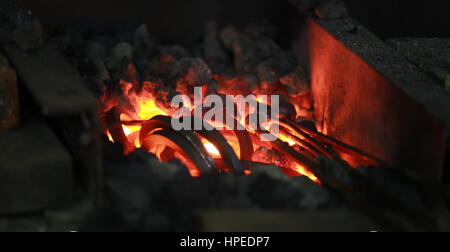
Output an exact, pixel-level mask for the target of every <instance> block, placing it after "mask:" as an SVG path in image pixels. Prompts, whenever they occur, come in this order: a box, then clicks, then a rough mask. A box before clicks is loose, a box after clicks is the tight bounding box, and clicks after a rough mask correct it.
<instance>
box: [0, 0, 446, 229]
mask: <svg viewBox="0 0 450 252" xmlns="http://www.w3.org/2000/svg"><path fill="white" fill-rule="evenodd" d="M135 1H137V0H135ZM170 1H172V0H170ZM173 1H176V0H173ZM199 1H201V0H199ZM9 2H10V1H9ZM100 2H101V1H100ZM131 2H133V1H131ZM131 2H130V5H127V6H126V7H124V8H123V9H122V10H120V12H119V13H117V10H112V9H111V7H110V6H109V7H107V6H105V9H104V11H103V12H104V14H101V15H99V17H100V18H101V19H103V17H106V19H110V18H117V19H118V20H120V21H108V22H105V20H101V21H102V22H101V23H103V24H101V25H99V23H100V22H98V21H99V19H97V20H95V19H93V20H89V19H85V21H82V22H80V21H75V22H72V23H70V24H64V25H61V27H58V28H57V29H51V27H52V26H53V25H54V24H57V23H61V24H63V22H59V20H60V19H58V15H63V16H65V17H68V16H71V15H66V14H64V13H66V11H68V9H67V8H61V11H60V12H58V13H52V14H49V15H40V16H39V14H38V15H36V16H34V15H33V13H31V12H29V11H27V10H26V8H25V7H23V5H22V4H21V3H19V2H17V3H16V2H14V3H12V2H10V4H7V7H8V8H5V9H4V10H2V11H3V12H2V11H0V13H1V15H2V16H1V17H2V18H3V19H2V20H6V21H7V22H4V23H2V25H0V40H1V41H2V45H1V49H2V50H1V52H0V130H1V131H0V139H1V140H2V142H0V146H1V147H2V148H4V149H7V151H3V152H2V153H1V154H0V160H1V161H2V162H1V163H0V174H3V176H1V177H2V179H3V182H0V183H1V184H0V204H1V205H2V207H0V214H23V213H30V212H34V213H35V212H45V214H44V216H45V218H49V220H48V221H46V222H47V223H53V222H54V221H55V219H58V218H59V217H61V216H59V215H58V214H55V213H54V212H52V213H51V214H49V213H50V212H49V210H50V209H54V208H62V207H66V206H68V205H71V204H72V205H73V204H74V205H76V207H75V208H74V209H77V210H74V211H72V212H71V215H73V216H76V215H77V214H81V213H82V214H83V216H82V217H79V222H82V225H80V226H81V227H80V226H79V227H78V228H81V229H83V230H86V231H114V230H117V231H118V230H123V229H125V230H133V231H192V230H205V229H206V230H214V231H216V230H217V231H224V230H226V231H229V230H230V229H231V230H235V229H239V230H247V228H249V227H251V226H261V227H263V229H266V228H267V231H270V230H274V229H273V227H271V226H272V225H273V223H270V222H267V221H264V220H263V219H265V218H266V217H267V216H270V217H274V218H275V217H276V218H277V219H278V220H280V221H281V222H286V223H285V224H286V227H289V230H290V229H291V228H293V229H294V230H295V229H296V227H295V226H296V225H297V222H296V221H294V220H293V221H292V222H291V221H286V220H287V219H291V216H293V215H296V213H301V214H302V215H303V214H304V216H309V217H310V218H311V219H312V220H314V219H318V220H320V219H322V220H323V216H324V215H326V214H327V213H328V214H329V216H330V218H331V221H330V223H351V226H352V227H353V226H354V228H355V229H358V230H364V231H368V230H401V231H418V230H444V229H446V228H447V220H448V219H449V218H447V212H448V207H449V205H450V201H449V198H450V196H449V195H448V192H447V191H445V188H444V187H445V183H446V181H444V176H443V174H444V173H445V172H448V171H447V169H446V167H445V166H444V163H445V162H446V161H448V160H447V159H448V157H446V153H447V147H448V146H446V144H447V142H448V132H449V125H450V119H449V118H450V116H449V115H450V96H449V94H448V90H446V85H448V83H447V82H448V80H447V79H448V78H447V77H448V75H449V73H450V69H447V65H446V64H447V63H448V62H446V61H445V60H442V59H444V58H445V57H444V56H441V57H439V58H440V60H439V62H437V63H436V62H435V61H433V60H432V59H426V58H427V57H426V55H441V54H445V52H446V50H445V47H446V46H445V45H447V44H445V45H444V43H443V42H442V41H443V40H417V39H408V40H405V39H401V38H400V39H392V40H389V41H387V42H385V41H382V40H381V39H379V38H378V37H377V36H375V35H374V34H372V33H371V32H370V31H369V30H367V29H366V28H365V27H363V26H362V25H361V24H359V23H358V22H357V21H355V20H353V19H352V18H351V17H350V16H351V13H349V11H347V9H346V5H345V3H344V2H351V1H340V0H324V1H306V0H300V1H289V2H290V3H288V1H286V2H283V4H281V3H275V2H276V1H267V3H264V4H261V3H260V1H258V4H252V3H253V2H254V1H253V0H248V2H246V4H244V3H241V4H237V1H236V2H233V1H227V3H222V2H220V1H210V2H208V3H207V4H206V3H205V6H203V7H204V8H207V7H206V6H210V7H211V6H215V9H213V10H212V11H211V12H208V14H205V15H194V16H195V17H191V18H181V16H180V17H178V18H173V19H174V21H173V22H171V21H170V17H167V18H166V19H161V18H159V19H158V20H160V22H151V20H152V19H153V18H158V17H159V14H156V13H155V15H148V10H146V11H145V13H146V15H144V16H147V18H144V23H142V21H134V20H133V19H131V18H129V17H124V16H126V13H127V11H126V10H127V9H129V10H133V12H130V13H135V12H134V11H136V12H137V13H135V14H136V15H137V16H139V15H138V14H139V11H138V10H137V9H138V8H135V6H134V5H133V4H132V3H131ZM202 2H203V1H202ZM216 2H217V3H216ZM218 2H220V3H218ZM224 2H225V1H224ZM313 2H314V3H313ZM45 4H47V3H45ZM68 4H73V3H71V2H68ZM95 4H99V3H95ZM180 4H181V3H180ZM291 4H294V6H295V7H292V5H291ZM33 5H35V4H34V3H32V4H31V5H30V6H33ZM82 5H83V3H82V2H80V3H77V4H76V6H77V7H79V6H82ZM111 5H113V4H111ZM133 6H134V7H133ZM137 6H138V5H137ZM155 6H158V4H157V3H155ZM179 6H180V5H178V7H179ZM219 6H220V7H219ZM160 7H164V6H160ZM203 7H202V8H203ZM34 8H36V13H40V12H42V11H43V9H42V8H39V6H34ZM142 9H144V8H142ZM162 9H164V8H162ZM229 10H233V11H231V12H232V13H233V14H232V15H231V14H230V13H229V12H230V11H229ZM299 10H300V12H299ZM103 12H102V13H103ZM174 12H175V13H176V12H177V11H176V10H174ZM5 13H6V14H5ZM213 13H215V14H214V15H213V16H214V17H216V20H217V22H211V21H210V20H212V19H209V18H208V16H209V15H212V14H213ZM227 13H228V14H227ZM239 13H242V15H239ZM244 13H245V14H248V15H244ZM86 14H87V15H89V11H87V12H86ZM122 14H125V15H122ZM185 14H186V13H184V14H180V15H185ZM197 14H199V13H197ZM291 14H292V15H291ZM261 17H265V18H266V20H264V21H258V22H255V20H257V19H262V18H261ZM145 20H147V21H149V22H147V24H145ZM162 20H168V21H167V24H166V23H165V22H166V21H162ZM180 20H183V22H182V23H183V24H179V26H178V28H176V29H175V28H174V27H172V25H170V24H176V23H179V21H180ZM41 21H42V22H41ZM181 27H184V28H185V29H181ZM287 27H289V29H288V28H287ZM181 30H182V31H181ZM405 41H406V42H405ZM417 44H419V45H426V50H425V49H423V50H421V49H420V47H421V46H416V47H413V46H411V45H417ZM437 45H440V46H437ZM418 47H419V48H418ZM443 48H444V49H443ZM438 51H439V52H438ZM3 55H4V56H3ZM424 55H425V56H424ZM16 76H17V78H16ZM17 90H19V92H18V91H17ZM174 99H178V102H177V103H176V104H173V103H172V101H174ZM19 104H20V106H19ZM175 105H177V106H175ZM213 105H214V106H213ZM225 105H228V106H225ZM19 107H20V108H19ZM217 108H218V109H217ZM181 111H182V112H183V113H182V114H181V113H180V112H181ZM19 117H20V118H19ZM180 117H182V118H183V119H182V120H181V119H180ZM19 119H20V120H19ZM255 119H256V120H255ZM175 121H177V122H178V123H179V125H178V126H180V125H181V126H183V127H177V126H174V125H176V124H174V122H175ZM200 124H201V126H203V127H201V126H199V125H200ZM33 131H36V132H37V133H36V134H33V133H32V132H33ZM263 137H266V138H267V137H269V138H270V137H271V138H273V139H272V141H263ZM14 139H15V140H14ZM28 139H29V143H28ZM12 142H14V144H12ZM100 147H102V148H100ZM101 149H102V150H101ZM18 150H20V151H18ZM40 151H42V154H41V155H40V153H39V152H40ZM22 157H23V160H22ZM18 171H21V172H18ZM32 178H35V179H34V180H33V179H32ZM2 179H0V181H2ZM26 183H29V184H28V185H27V186H22V187H21V185H23V184H26ZM5 185H6V186H5ZM2 186H3V187H2ZM31 191H32V192H31ZM26 198H32V199H33V200H29V201H26V202H27V203H26V204H25V203H23V202H25V201H24V200H23V199H26ZM86 199H89V200H92V202H93V203H94V204H93V205H91V204H86V205H89V207H91V208H93V209H91V211H90V214H89V215H86V209H83V210H82V211H80V213H77V214H75V212H78V210H79V209H80V208H84V206H85V204H84V202H85V200H86ZM79 201H81V202H83V204H80V203H79ZM80 205H83V207H79V206H80ZM338 209H341V210H342V211H338ZM359 213H362V214H363V215H364V217H361V216H360V214H359ZM62 215H64V213H62ZM349 215H350V216H352V217H350V221H349V222H346V221H343V219H345V218H348V217H347V216H349ZM239 218H244V219H245V220H248V221H249V222H250V223H249V227H247V226H245V227H244V226H241V227H236V226H235V225H236V223H235V222H233V221H231V219H239ZM334 218H335V219H334ZM218 219H220V220H224V222H221V221H218ZM294 219H295V220H299V222H301V223H305V220H301V221H300V219H299V218H298V219H297V218H294ZM56 221H58V220H56ZM225 222H226V223H225ZM319 222H320V221H319ZM0 223H1V219H0ZM309 223H311V222H309ZM253 224H255V225H253ZM237 225H238V226H240V224H237ZM242 225H243V224H242ZM304 225H306V226H308V225H310V224H304ZM306 226H302V224H298V228H297V229H296V230H302V228H305V229H314V228H312V227H310V226H309V227H306ZM46 228H47V227H46ZM329 228H330V227H328V228H326V229H329ZM275 229H277V228H275ZM0 230H1V228H0ZM259 231H262V230H259ZM264 231H266V230H264Z"/></svg>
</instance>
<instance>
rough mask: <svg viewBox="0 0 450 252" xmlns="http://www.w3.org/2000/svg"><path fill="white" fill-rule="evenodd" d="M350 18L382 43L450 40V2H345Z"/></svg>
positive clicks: (350, 0)
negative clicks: (404, 39)
mask: <svg viewBox="0 0 450 252" xmlns="http://www.w3.org/2000/svg"><path fill="white" fill-rule="evenodd" d="M345 2H346V3H347V6H348V9H349V12H350V15H351V16H352V17H354V18H355V19H356V20H358V21H359V22H361V23H362V24H363V25H364V26H366V27H367V28H368V29H369V30H371V31H372V32H374V33H375V34H376V35H378V36H379V37H381V38H382V39H386V38H393V37H397V38H399V37H450V29H449V25H450V15H449V13H448V10H449V6H450V2H449V1H442V0H431V1H429V0H428V1H427V0H411V1H398V0H397V1H395V0H394V1H393V0H377V1H361V0H345Z"/></svg>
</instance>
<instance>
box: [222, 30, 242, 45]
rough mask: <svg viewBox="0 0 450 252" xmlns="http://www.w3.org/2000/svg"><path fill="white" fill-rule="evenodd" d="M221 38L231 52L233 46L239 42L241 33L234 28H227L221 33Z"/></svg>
mask: <svg viewBox="0 0 450 252" xmlns="http://www.w3.org/2000/svg"><path fill="white" fill-rule="evenodd" d="M219 36H220V39H221V40H222V43H223V45H224V46H225V47H226V48H227V49H228V50H229V51H231V50H232V47H233V44H234V43H235V42H237V41H238V40H239V37H240V36H241V33H240V32H239V31H238V30H237V29H236V28H235V27H234V26H227V27H225V28H224V29H223V30H222V31H221V32H220V34H219Z"/></svg>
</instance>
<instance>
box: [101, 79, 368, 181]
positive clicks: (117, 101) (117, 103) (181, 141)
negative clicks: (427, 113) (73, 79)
mask: <svg viewBox="0 0 450 252" xmlns="http://www.w3.org/2000/svg"><path fill="white" fill-rule="evenodd" d="M155 85H156V84H154V83H151V82H147V83H145V84H144V85H143V86H142V87H139V85H136V84H133V83H131V82H126V81H123V80H122V81H120V87H121V89H120V90H119V91H117V90H115V91H113V90H106V92H105V94H104V95H103V96H102V97H101V104H102V111H101V115H102V118H103V124H104V126H105V134H106V135H107V136H108V138H109V140H110V141H112V142H115V143H121V144H122V145H123V146H124V154H129V153H131V152H133V151H134V150H136V149H137V148H143V149H144V150H146V151H147V152H150V153H153V154H155V155H156V156H157V157H158V158H159V159H160V160H161V161H170V160H172V159H175V158H176V159H179V160H180V161H181V162H183V163H184V164H185V165H186V167H187V168H188V169H189V172H190V174H191V175H192V176H193V177H197V176H201V175H202V174H203V173H207V172H210V171H211V170H220V171H223V172H234V173H237V174H251V166H252V165H256V164H260V165H262V164H269V165H276V166H278V167H280V168H281V169H282V170H283V171H285V173H286V174H288V175H290V176H306V177H308V178H309V179H311V180H312V181H314V182H317V183H320V181H319V178H318V177H317V176H316V175H315V174H314V173H313V172H312V171H311V169H310V167H309V166H310V165H311V164H314V162H315V161H314V160H315V159H316V158H317V157H319V156H324V157H326V158H330V159H333V160H345V161H347V162H348V163H349V164H351V165H353V166H354V167H357V166H360V165H365V164H375V163H376V161H373V159H371V158H369V157H368V156H367V155H365V154H362V153H359V152H358V151H356V150H354V149H353V148H351V147H350V146H346V145H344V144H341V143H339V142H337V141H335V140H333V139H331V138H328V137H326V136H324V135H322V134H321V133H319V132H315V131H314V130H311V129H308V128H306V127H304V126H301V125H300V124H298V123H297V122H295V119H296V118H298V117H299V115H298V114H295V115H293V116H291V117H288V116H283V115H280V116H281V119H280V121H279V122H276V123H277V124H279V125H278V126H279V127H280V131H279V132H277V134H276V138H277V139H278V141H275V142H263V141H261V139H260V138H259V136H260V134H261V132H260V131H255V130H253V129H251V128H250V127H249V125H248V122H246V120H245V119H246V118H247V117H248V116H249V115H250V114H251V113H252V112H255V111H251V109H249V108H248V107H245V106H244V107H243V108H241V109H240V110H239V109H237V110H238V111H237V114H241V115H244V116H243V117H242V116H241V119H239V118H238V117H236V118H235V119H236V124H238V123H242V124H243V126H245V128H246V129H247V130H244V131H237V130H231V129H228V128H226V127H225V125H223V124H221V123H220V122H218V121H215V120H209V121H207V122H204V123H206V124H209V125H211V126H212V127H214V128H215V129H216V130H214V132H212V133H210V132H200V131H192V132H186V131H180V132H177V131H174V130H173V129H172V128H171V126H170V116H173V114H174V111H175V110H174V109H173V108H171V107H170V106H168V105H167V103H166V104H164V103H163V102H164V101H168V98H169V97H158V96H156V95H155V94H154V93H152V92H151V90H153V88H154V87H155ZM202 90H203V92H204V94H206V93H207V92H209V88H208V85H204V86H203V87H202ZM218 90H222V91H221V93H222V94H226V91H223V90H227V83H226V82H221V83H220V84H219V87H218ZM234 91H236V90H234ZM168 93H170V92H168ZM168 93H167V94H168ZM230 93H232V94H233V93H234V94H235V93H236V92H230ZM255 97H256V101H255V103H258V102H267V103H268V104H267V105H269V106H270V105H271V104H270V101H264V100H263V99H261V98H260V97H261V96H258V95H257V96H255ZM297 101H299V99H298V98H297ZM196 102H200V103H201V102H203V101H196ZM192 104H194V103H190V102H187V103H186V104H185V107H186V109H188V111H191V112H192V114H193V115H194V107H193V105H192ZM235 105H236V108H239V107H240V106H239V104H235ZM293 107H295V106H293ZM269 122H270V121H269ZM270 124H273V122H272V123H269V126H267V125H266V127H265V130H266V132H267V131H270V128H271V127H270ZM263 131H264V129H263ZM217 133H219V134H217ZM289 153H294V155H290V154H289ZM297 155H299V156H300V157H301V158H298V157H297ZM305 160H307V161H305ZM246 164H247V165H246Z"/></svg>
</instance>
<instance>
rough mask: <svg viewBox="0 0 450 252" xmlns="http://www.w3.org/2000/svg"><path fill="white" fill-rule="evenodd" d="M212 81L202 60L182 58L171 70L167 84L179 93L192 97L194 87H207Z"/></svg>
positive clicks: (210, 74)
mask: <svg viewBox="0 0 450 252" xmlns="http://www.w3.org/2000/svg"><path fill="white" fill-rule="evenodd" d="M211 81H212V73H211V70H210V69H209V67H208V65H207V64H206V63H205V62H204V61H203V60H202V59H198V58H196V59H193V58H183V59H181V60H180V61H179V62H178V63H177V64H175V66H174V67H173V68H172V70H171V73H170V75H169V84H170V85H171V86H172V87H176V90H177V91H178V92H179V93H182V94H186V95H191V94H192V95H193V94H194V88H195V87H201V86H203V85H207V84H209V83H211Z"/></svg>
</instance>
